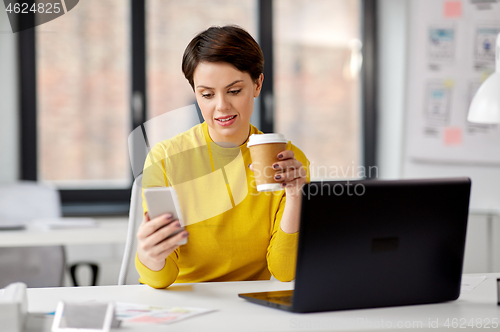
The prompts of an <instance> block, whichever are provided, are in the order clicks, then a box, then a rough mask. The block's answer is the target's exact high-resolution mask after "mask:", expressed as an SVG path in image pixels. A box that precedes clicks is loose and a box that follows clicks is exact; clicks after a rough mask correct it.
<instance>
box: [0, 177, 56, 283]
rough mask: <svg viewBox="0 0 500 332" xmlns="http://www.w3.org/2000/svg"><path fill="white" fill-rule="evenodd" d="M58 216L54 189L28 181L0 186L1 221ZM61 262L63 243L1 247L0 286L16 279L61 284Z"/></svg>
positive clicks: (25, 220)
mask: <svg viewBox="0 0 500 332" xmlns="http://www.w3.org/2000/svg"><path fill="white" fill-rule="evenodd" d="M60 216H61V203H60V198H59V192H58V191H57V190H56V189H55V188H52V187H49V186H47V185H41V184H39V183H36V182H30V181H23V182H18V183H14V184H6V185H0V223H2V222H8V223H13V222H23V223H24V222H29V221H30V220H32V219H35V218H58V217H60ZM64 263H65V255H64V248H63V247H62V246H47V247H12V248H0V288H3V287H5V286H7V285H8V284H10V283H13V282H17V281H20V282H24V283H25V284H26V285H27V286H28V287H57V286H62V282H63V275H64Z"/></svg>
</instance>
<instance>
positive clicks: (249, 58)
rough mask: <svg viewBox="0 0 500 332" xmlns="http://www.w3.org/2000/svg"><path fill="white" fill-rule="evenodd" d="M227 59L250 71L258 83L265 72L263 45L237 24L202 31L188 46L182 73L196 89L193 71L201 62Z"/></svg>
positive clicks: (242, 69)
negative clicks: (261, 47)
mask: <svg viewBox="0 0 500 332" xmlns="http://www.w3.org/2000/svg"><path fill="white" fill-rule="evenodd" d="M205 61H206V62H227V63H229V64H232V65H233V66H235V67H236V68H237V69H238V70H239V71H242V72H246V73H248V74H250V77H251V78H252V80H253V81H254V82H255V81H257V80H258V79H259V76H260V74H262V73H263V72H264V55H263V54H262V50H261V49H260V46H259V44H257V42H256V41H255V39H253V38H252V36H251V35H250V34H249V33H248V32H246V31H245V30H244V29H242V28H240V27H239V26H236V25H226V26H223V27H218V26H213V27H210V28H208V29H207V30H205V31H203V32H200V33H199V34H198V35H196V37H194V38H193V39H192V40H191V42H190V43H189V44H188V46H187V47H186V50H185V51H184V55H183V57H182V72H183V73H184V76H185V77H186V79H187V80H188V81H189V84H191V87H192V88H193V90H194V81H193V74H194V71H195V69H196V67H197V66H198V64H199V63H200V62H205Z"/></svg>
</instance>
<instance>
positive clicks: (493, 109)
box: [467, 34, 500, 124]
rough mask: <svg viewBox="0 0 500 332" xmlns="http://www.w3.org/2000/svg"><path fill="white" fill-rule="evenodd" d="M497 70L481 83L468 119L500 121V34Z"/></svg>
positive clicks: (496, 56)
mask: <svg viewBox="0 0 500 332" xmlns="http://www.w3.org/2000/svg"><path fill="white" fill-rule="evenodd" d="M495 59H496V66H495V72H494V73H493V74H491V75H490V77H488V78H487V79H486V81H484V82H483V84H481V86H480V87H479V90H477V92H476V95H475V96H474V98H473V99H472V103H471V104H470V108H469V115H468V116H467V121H469V122H476V123H485V124H487V123H490V124H494V123H500V34H498V36H497V42H496V52H495Z"/></svg>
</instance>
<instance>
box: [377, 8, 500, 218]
mask: <svg viewBox="0 0 500 332" xmlns="http://www.w3.org/2000/svg"><path fill="white" fill-rule="evenodd" d="M450 3H451V6H450ZM457 3H459V5H457ZM457 7H459V8H457ZM408 17H409V22H408V26H407V28H408V31H407V40H408V48H407V50H406V51H407V59H406V63H407V65H406V76H405V83H406V94H405V95H406V101H405V125H404V135H403V136H404V143H403V146H404V153H403V155H404V158H403V167H402V177H403V178H415V177H420V178H426V177H453V176H468V177H470V178H471V179H472V195H471V209H473V210H476V211H477V210H483V211H485V210H491V209H493V210H494V209H496V210H498V209H500V128H499V126H498V125H477V124H472V123H468V122H467V112H468V108H469V104H470V101H471V99H472V96H473V95H474V93H475V91H476V90H477V88H478V87H479V85H480V84H481V82H482V81H484V80H485V79H486V77H488V75H489V74H490V73H492V72H493V70H494V55H493V54H491V52H488V48H491V49H492V50H494V49H495V48H494V46H495V45H494V43H495V39H494V38H493V39H492V40H493V44H491V45H488V43H489V40H488V38H490V36H493V34H494V33H495V31H497V30H496V29H498V31H500V1H496V2H493V3H489V4H481V5H477V4H475V3H473V1H471V0H463V1H444V0H438V1H436V0H412V1H409V4H408ZM485 46H486V48H485ZM382 74H383V73H382ZM499 93H500V92H499Z"/></svg>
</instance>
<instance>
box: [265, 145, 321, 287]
mask: <svg viewBox="0 0 500 332" xmlns="http://www.w3.org/2000/svg"><path fill="white" fill-rule="evenodd" d="M288 148H289V149H290V150H292V151H293V152H294V154H295V158H296V159H297V160H299V161H300V162H301V163H302V166H303V167H304V169H305V170H306V177H307V182H310V179H311V177H310V172H309V160H308V159H307V158H306V156H305V155H304V153H303V152H302V151H300V150H299V149H298V148H297V147H295V146H294V145H291V147H288ZM285 204H286V195H283V197H282V198H281V201H280V202H279V207H278V209H277V210H276V214H275V215H274V216H272V219H271V220H274V223H273V228H272V233H271V241H270V243H269V247H268V248H267V265H268V269H269V272H271V274H272V275H273V276H274V277H275V278H276V279H278V280H279V281H292V280H293V279H295V266H296V261H297V248H298V239H299V232H296V233H293V234H288V233H285V232H284V231H283V230H282V229H281V217H282V216H283V211H284V210H285Z"/></svg>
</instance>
